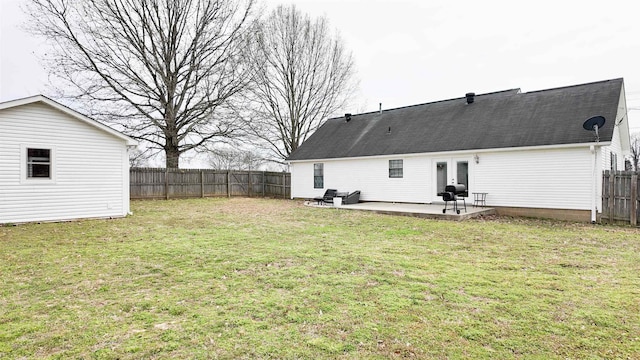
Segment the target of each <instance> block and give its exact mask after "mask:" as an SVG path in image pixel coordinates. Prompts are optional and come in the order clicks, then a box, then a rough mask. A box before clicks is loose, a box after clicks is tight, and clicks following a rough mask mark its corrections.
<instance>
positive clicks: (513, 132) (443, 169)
mask: <svg viewBox="0 0 640 360" xmlns="http://www.w3.org/2000/svg"><path fill="white" fill-rule="evenodd" d="M594 116H601V117H603V118H604V119H605V123H604V125H603V126H602V127H600V128H599V129H598V130H599V131H598V138H596V133H595V131H588V130H585V129H584V128H583V125H584V123H585V121H586V120H587V119H590V118H592V117H594ZM629 142H630V141H629V125H628V117H627V107H626V100H625V92H624V82H623V79H613V80H607V81H600V82H594V83H588V84H582V85H575V86H568V87H562V88H554V89H547V90H541V91H533V92H527V93H522V92H521V91H520V90H519V89H513V90H507V91H500V92H494V93H488V94H480V95H475V94H473V93H469V94H468V96H465V97H461V98H456V99H450V100H443V101H436V102H431V103H426V104H420V105H414V106H408V107H402V108H397V109H390V110H384V111H382V110H381V111H379V112H378V111H376V112H370V113H364V114H356V115H350V114H346V115H345V117H341V118H334V119H329V120H327V121H326V122H325V124H324V125H323V126H321V127H320V128H319V129H318V130H317V131H316V132H315V133H314V134H313V135H312V136H310V137H309V138H308V139H307V140H306V141H305V142H304V143H303V144H302V145H301V146H300V147H299V148H298V149H297V150H296V151H295V152H294V153H292V154H291V156H290V157H289V158H288V161H289V162H290V168H291V173H292V175H291V179H292V180H291V196H292V198H313V197H316V196H322V194H323V193H324V191H325V189H327V188H332V189H338V190H339V191H353V190H360V191H361V198H360V199H361V201H383V202H407V203H434V202H440V201H441V197H440V196H438V193H440V192H442V191H443V190H444V187H445V186H446V185H447V184H453V183H462V184H465V185H466V186H467V189H468V191H469V193H473V192H485V193H487V198H486V203H487V205H488V206H491V207H495V208H496V210H497V212H498V213H499V214H514V215H528V216H537V217H556V218H557V217H560V218H565V219H573V220H586V221H588V220H591V221H595V220H596V218H597V214H598V213H599V212H600V211H601V209H602V207H601V194H602V180H601V178H602V171H603V170H607V169H619V170H624V157H625V156H626V155H628V153H629V151H630V145H629Z"/></svg>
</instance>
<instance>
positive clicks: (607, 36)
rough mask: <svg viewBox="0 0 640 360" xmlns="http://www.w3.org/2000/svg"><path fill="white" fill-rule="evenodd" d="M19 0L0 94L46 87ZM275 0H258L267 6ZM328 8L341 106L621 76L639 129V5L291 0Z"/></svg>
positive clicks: (2, 40)
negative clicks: (340, 56) (339, 59)
mask: <svg viewBox="0 0 640 360" xmlns="http://www.w3.org/2000/svg"><path fill="white" fill-rule="evenodd" d="M26 1H27V0H0V101H6V100H11V99H15V98H19V97H25V96H29V95H33V94H38V93H45V95H46V88H45V84H46V83H47V75H46V71H45V70H44V69H43V68H42V67H41V65H40V62H39V61H38V56H39V55H41V54H42V52H43V51H44V49H45V46H46V44H45V43H44V42H43V41H42V40H41V39H34V38H32V37H31V36H30V35H29V34H27V33H26V32H24V31H23V30H22V29H21V24H23V22H24V21H25V16H24V15H23V14H22V12H21V10H20V6H21V5H22V4H24V3H26ZM280 3H285V4H286V3H289V2H282V1H277V0H266V1H265V2H264V3H263V4H264V6H265V7H266V8H267V10H268V9H271V8H273V7H274V6H276V5H277V4H280ZM292 3H294V4H296V5H297V6H298V8H299V9H300V10H302V11H303V12H307V13H309V14H310V15H312V16H326V17H327V18H328V19H329V21H330V24H331V26H332V27H333V28H335V29H336V31H337V32H339V33H340V35H341V37H342V38H343V40H344V41H345V43H346V46H347V47H348V48H349V49H350V50H351V51H352V52H353V56H354V59H355V63H356V68H357V70H358V77H359V79H360V91H359V93H358V96H357V98H356V99H355V101H354V102H353V104H352V108H350V109H346V110H347V111H349V112H353V113H358V112H364V111H374V110H377V109H378V103H382V104H383V105H382V106H383V108H385V109H389V108H393V107H399V106H406V105H413V104H419V103H424V102H430V101H436V100H443V99H450V98H455V97H461V96H464V94H465V93H467V92H476V93H484V92H493V91H499V90H505V89H512V88H520V89H521V90H522V91H523V92H527V91H534V90H541V89H548V88H553V87H560V86H567V85H575V84H581V83H586V82H593V81H600V80H607V79H613V78H619V77H623V78H624V80H625V89H626V95H627V105H628V107H629V108H630V109H634V108H635V109H638V110H630V111H629V117H630V120H631V127H632V132H636V131H640V58H639V57H638V56H639V55H640V20H639V18H638V16H639V15H638V14H639V12H638V10H639V9H640V5H636V4H634V2H632V1H628V0H625V1H622V0H609V1H592V0H583V1H561V0H554V1H549V0H537V1H506V0H505V1H499V0H482V1H469V0H456V1H427V0H405V1H391V0H377V1H376V0H340V1H338V0H324V1H319V0H294V1H292Z"/></svg>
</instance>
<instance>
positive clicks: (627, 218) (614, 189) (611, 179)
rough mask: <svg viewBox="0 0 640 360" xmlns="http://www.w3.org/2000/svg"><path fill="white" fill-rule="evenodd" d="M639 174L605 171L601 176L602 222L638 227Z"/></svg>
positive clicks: (639, 206) (639, 204)
mask: <svg viewBox="0 0 640 360" xmlns="http://www.w3.org/2000/svg"><path fill="white" fill-rule="evenodd" d="M639 174H640V172H632V171H615V172H613V173H612V172H610V171H605V172H604V174H603V176H602V220H604V221H606V222H609V223H614V222H626V223H629V224H631V225H633V226H638V216H640V191H638V190H640V182H638V175H639Z"/></svg>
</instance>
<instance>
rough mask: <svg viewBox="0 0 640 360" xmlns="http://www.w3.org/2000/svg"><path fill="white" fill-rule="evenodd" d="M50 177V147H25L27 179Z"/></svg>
mask: <svg viewBox="0 0 640 360" xmlns="http://www.w3.org/2000/svg"><path fill="white" fill-rule="evenodd" d="M35 178H38V179H51V149H35V148H27V179H35Z"/></svg>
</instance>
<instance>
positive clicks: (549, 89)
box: [523, 77, 624, 94]
mask: <svg viewBox="0 0 640 360" xmlns="http://www.w3.org/2000/svg"><path fill="white" fill-rule="evenodd" d="M610 81H624V78H621V77H620V78H615V79H608V80H600V81H592V82H588V83H582V84H574V85H567V86H558V87H553V88H548V89H540V90H533V91H527V92H524V93H523V94H533V93H540V92H545V91H551V90H560V89H570V88H574V87H579V86H589V85H595V84H601V83H606V82H610Z"/></svg>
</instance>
